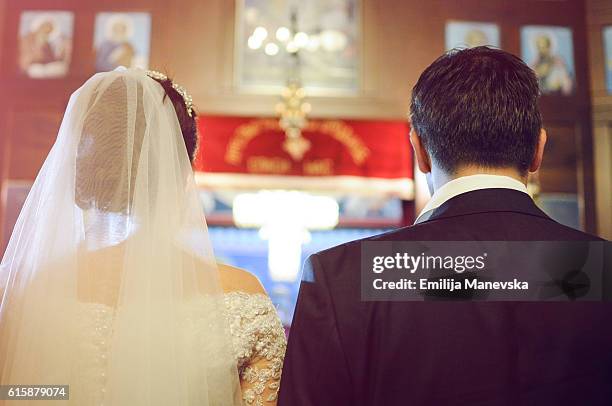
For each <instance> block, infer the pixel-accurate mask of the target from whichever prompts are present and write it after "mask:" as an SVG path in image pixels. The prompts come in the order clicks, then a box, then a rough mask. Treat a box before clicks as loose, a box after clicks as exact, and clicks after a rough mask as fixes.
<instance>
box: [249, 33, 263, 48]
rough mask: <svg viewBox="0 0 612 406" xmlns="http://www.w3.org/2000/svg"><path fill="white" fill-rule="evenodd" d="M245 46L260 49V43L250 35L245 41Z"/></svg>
mask: <svg viewBox="0 0 612 406" xmlns="http://www.w3.org/2000/svg"><path fill="white" fill-rule="evenodd" d="M247 45H248V46H249V48H251V49H259V48H260V47H261V41H260V40H259V39H258V38H256V37H255V36H254V35H251V36H250V37H249V39H248V41H247Z"/></svg>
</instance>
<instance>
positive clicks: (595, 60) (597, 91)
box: [587, 0, 612, 239]
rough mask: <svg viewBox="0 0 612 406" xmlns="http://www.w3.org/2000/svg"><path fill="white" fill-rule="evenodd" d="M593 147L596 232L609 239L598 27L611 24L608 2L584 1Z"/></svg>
mask: <svg viewBox="0 0 612 406" xmlns="http://www.w3.org/2000/svg"><path fill="white" fill-rule="evenodd" d="M587 23H588V36H589V54H590V59H591V66H590V68H591V70H590V73H591V95H592V106H593V107H592V109H593V150H594V160H595V183H596V190H597V193H596V195H595V197H596V205H597V213H598V233H599V234H600V235H601V236H603V237H604V238H606V239H612V94H608V92H607V91H606V83H605V74H604V72H605V69H604V63H605V61H604V52H603V43H602V42H603V37H602V29H603V27H604V26H606V25H608V26H612V2H610V1H608V0H588V1H587Z"/></svg>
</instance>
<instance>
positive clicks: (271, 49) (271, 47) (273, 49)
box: [264, 42, 278, 56]
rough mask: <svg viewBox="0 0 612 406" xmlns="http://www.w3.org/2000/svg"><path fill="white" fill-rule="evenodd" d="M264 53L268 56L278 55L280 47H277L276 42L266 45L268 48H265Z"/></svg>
mask: <svg viewBox="0 0 612 406" xmlns="http://www.w3.org/2000/svg"><path fill="white" fill-rule="evenodd" d="M264 52H265V53H266V55H270V56H273V55H276V54H278V45H276V44H275V43H274V42H270V43H268V44H266V47H265V48H264Z"/></svg>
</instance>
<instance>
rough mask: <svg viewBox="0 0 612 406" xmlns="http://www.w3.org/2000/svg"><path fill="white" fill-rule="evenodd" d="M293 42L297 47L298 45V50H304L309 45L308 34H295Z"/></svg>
mask: <svg viewBox="0 0 612 406" xmlns="http://www.w3.org/2000/svg"><path fill="white" fill-rule="evenodd" d="M293 41H294V42H295V45H297V47H298V48H304V47H305V46H306V45H308V34H306V33H305V32H301V31H300V32H298V33H297V34H295V37H294V38H293Z"/></svg>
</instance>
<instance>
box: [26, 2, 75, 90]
mask: <svg viewBox="0 0 612 406" xmlns="http://www.w3.org/2000/svg"><path fill="white" fill-rule="evenodd" d="M73 23H74V15H73V14H72V13H71V12H68V11H24V12H23V13H22V14H21V21H20V25H19V68H20V70H21V72H22V73H24V74H25V75H27V76H29V77H31V78H57V77H62V76H66V74H67V73H68V68H69V66H70V57H71V54H72V31H73Z"/></svg>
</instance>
